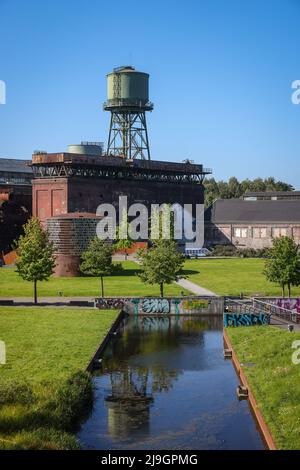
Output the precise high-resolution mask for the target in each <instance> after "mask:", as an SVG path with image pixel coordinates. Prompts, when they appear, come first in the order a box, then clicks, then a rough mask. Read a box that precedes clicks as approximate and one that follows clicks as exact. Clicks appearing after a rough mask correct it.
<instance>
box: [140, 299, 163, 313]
mask: <svg viewBox="0 0 300 470" xmlns="http://www.w3.org/2000/svg"><path fill="white" fill-rule="evenodd" d="M142 313H170V302H169V300H168V299H148V298H146V299H143V300H142Z"/></svg>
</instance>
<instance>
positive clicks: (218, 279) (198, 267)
mask: <svg viewBox="0 0 300 470" xmlns="http://www.w3.org/2000/svg"><path fill="white" fill-rule="evenodd" d="M264 264H265V260H263V259H258V258H240V257H234V258H219V259H218V258H212V257H209V258H201V259H195V260H193V259H191V260H186V262H185V265H184V269H185V270H186V274H188V276H189V280H190V281H192V282H195V283H196V284H199V285H200V286H202V287H205V288H206V289H209V290H211V291H213V292H215V293H216V294H218V295H225V296H231V295H234V296H239V295H240V293H241V292H243V293H244V295H247V296H250V297H251V296H253V295H255V296H275V297H277V296H280V295H281V292H280V287H278V285H276V284H275V283H272V282H269V281H267V279H266V277H265V276H264V274H263V270H264ZM292 294H293V296H296V297H299V296H300V287H294V288H292Z"/></svg>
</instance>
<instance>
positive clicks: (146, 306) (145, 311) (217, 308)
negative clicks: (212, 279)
mask: <svg viewBox="0 0 300 470" xmlns="http://www.w3.org/2000/svg"><path fill="white" fill-rule="evenodd" d="M95 306H96V307H97V308H100V309H110V308H111V309H116V308H123V310H124V311H125V312H126V313H128V314H129V315H152V314H160V315H190V314H195V315H197V314H205V315H207V314H210V315H223V312H224V298H223V297H208V296H207V297H206V296H201V297H200V296H189V297H164V298H161V297H130V298H128V297H123V298H116V297H111V298H103V299H102V298H98V299H95Z"/></svg>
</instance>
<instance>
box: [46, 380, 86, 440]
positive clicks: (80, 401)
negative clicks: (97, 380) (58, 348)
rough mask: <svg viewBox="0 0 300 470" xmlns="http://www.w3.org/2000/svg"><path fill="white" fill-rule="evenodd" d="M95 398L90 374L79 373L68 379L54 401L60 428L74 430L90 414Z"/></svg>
mask: <svg viewBox="0 0 300 470" xmlns="http://www.w3.org/2000/svg"><path fill="white" fill-rule="evenodd" d="M93 398H94V390H93V384H92V381H91V377H90V375H89V374H88V373H85V372H81V371H79V372H76V373H75V374H73V375H72V376H71V377H70V378H69V379H67V380H66V381H65V383H64V384H63V385H62V386H61V387H60V388H59V389H58V391H57V393H56V397H55V401H54V406H55V415H56V417H57V419H58V422H59V423H60V426H61V427H62V428H63V429H65V430H68V431H69V430H72V429H73V428H74V426H75V425H76V424H78V423H79V422H80V421H81V420H82V419H83V417H85V416H86V415H87V414H88V413H89V411H90V409H91V407H92V404H93Z"/></svg>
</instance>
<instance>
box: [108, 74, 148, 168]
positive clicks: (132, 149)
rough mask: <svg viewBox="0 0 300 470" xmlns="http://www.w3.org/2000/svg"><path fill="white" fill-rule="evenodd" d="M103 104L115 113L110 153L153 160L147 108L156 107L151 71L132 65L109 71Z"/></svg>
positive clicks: (109, 144) (110, 135)
mask: <svg viewBox="0 0 300 470" xmlns="http://www.w3.org/2000/svg"><path fill="white" fill-rule="evenodd" d="M103 107H104V109H105V111H110V113H111V120H110V129H109V137H108V145H107V155H111V154H112V155H116V156H121V157H124V158H126V159H130V160H131V159H135V158H142V159H148V160H150V148H149V140H148V133H147V123H146V111H152V110H153V104H152V103H151V102H150V101H149V75H148V74H147V73H144V72H138V71H137V70H135V69H134V67H131V66H124V67H118V68H115V69H114V70H113V72H111V73H109V74H108V75H107V101H106V102H105V103H104V106H103Z"/></svg>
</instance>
